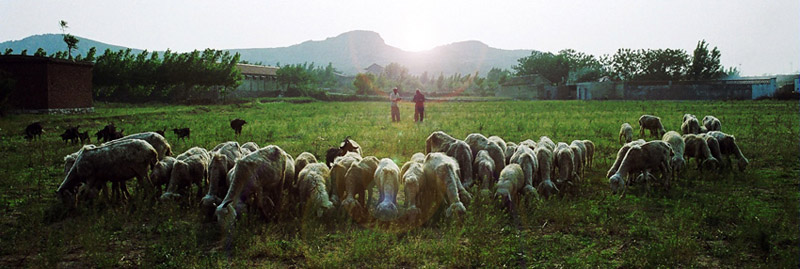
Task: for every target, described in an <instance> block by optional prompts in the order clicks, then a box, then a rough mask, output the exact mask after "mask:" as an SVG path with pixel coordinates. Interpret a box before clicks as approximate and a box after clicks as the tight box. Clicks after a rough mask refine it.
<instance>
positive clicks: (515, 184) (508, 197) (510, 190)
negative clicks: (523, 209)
mask: <svg viewBox="0 0 800 269" xmlns="http://www.w3.org/2000/svg"><path fill="white" fill-rule="evenodd" d="M525 186H526V185H525V173H524V172H523V171H522V167H520V166H519V164H516V163H510V164H508V165H507V166H506V167H505V168H503V171H501V172H500V179H499V180H498V181H497V188H496V190H495V192H494V195H495V197H497V198H498V199H499V200H500V201H501V202H502V203H503V205H504V206H505V207H506V209H507V210H509V211H511V210H513V208H514V207H513V204H514V203H518V201H520V198H519V197H520V194H521V193H522V192H523V187H525Z"/></svg>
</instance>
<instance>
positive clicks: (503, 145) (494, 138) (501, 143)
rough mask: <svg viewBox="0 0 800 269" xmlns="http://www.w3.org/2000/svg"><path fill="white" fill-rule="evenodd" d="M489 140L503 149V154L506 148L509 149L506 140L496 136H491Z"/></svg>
mask: <svg viewBox="0 0 800 269" xmlns="http://www.w3.org/2000/svg"><path fill="white" fill-rule="evenodd" d="M488 139H489V141H492V142H494V143H495V144H497V145H498V146H500V149H502V150H503V152H506V148H507V147H508V145H507V144H506V141H505V140H503V139H502V138H500V137H499V136H496V135H493V136H490V137H489V138H488Z"/></svg>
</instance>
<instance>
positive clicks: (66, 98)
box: [47, 63, 92, 108]
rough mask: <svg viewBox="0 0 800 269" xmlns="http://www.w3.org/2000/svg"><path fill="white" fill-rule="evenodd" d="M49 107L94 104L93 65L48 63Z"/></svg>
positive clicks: (88, 105)
mask: <svg viewBox="0 0 800 269" xmlns="http://www.w3.org/2000/svg"><path fill="white" fill-rule="evenodd" d="M47 71H48V72H47V84H48V86H49V87H48V91H47V94H48V98H47V103H48V108H82V107H91V106H92V67H91V66H85V65H70V64H59V63H49V64H48V65H47Z"/></svg>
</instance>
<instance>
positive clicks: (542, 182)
mask: <svg viewBox="0 0 800 269" xmlns="http://www.w3.org/2000/svg"><path fill="white" fill-rule="evenodd" d="M540 145H541V143H540ZM533 152H534V153H535V154H534V155H536V160H537V161H538V162H539V174H538V176H537V177H536V179H535V180H534V184H535V185H536V186H537V187H536V190H538V191H539V194H541V195H542V196H544V197H545V198H549V197H550V196H552V195H556V194H558V192H559V190H558V187H556V184H554V183H553V181H552V179H551V173H552V170H553V168H552V167H553V152H552V151H550V149H548V148H547V147H545V146H540V147H537V148H536V149H534V150H533Z"/></svg>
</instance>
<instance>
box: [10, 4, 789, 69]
mask: <svg viewBox="0 0 800 269" xmlns="http://www.w3.org/2000/svg"><path fill="white" fill-rule="evenodd" d="M798 11H800V2H798V1H793V0H779V1H747V0H743V1H701V2H696V1H688V0H679V1H666V2H663V1H662V2H641V1H569V2H563V3H562V2H548V1H503V2H501V3H491V4H489V3H487V2H484V1H457V2H456V1H437V2H429V1H401V2H387V3H380V4H376V3H374V2H369V1H333V2H313V1H280V2H279V1H236V2H232V3H226V4H225V5H222V4H221V3H220V2H215V1H169V2H167V3H164V2H161V1H135V2H130V1H104V2H94V1H66V2H65V1H54V0H49V1H21V0H11V1H3V2H0V17H3V18H4V22H3V26H2V27H0V41H10V40H20V39H23V38H25V37H28V36H31V35H37V34H45V33H58V32H59V28H58V21H59V20H65V21H68V22H69V24H70V28H69V29H68V31H69V32H70V33H71V34H73V35H75V36H79V37H83V38H88V39H93V40H96V41H100V42H104V43H108V44H114V45H119V46H125V47H131V48H137V49H148V50H151V51H153V50H166V49H167V48H170V49H172V50H173V51H190V50H193V49H204V48H215V49H241V48H282V47H289V46H292V45H296V44H300V43H303V42H305V41H309V40H317V41H319V40H324V39H326V38H330V37H335V36H338V35H340V34H342V33H346V32H349V31H352V30H367V31H373V32H377V33H379V34H380V36H381V37H382V38H383V40H384V41H385V43H386V45H388V46H391V47H395V48H397V49H398V50H401V51H405V52H409V51H426V50H431V49H433V48H435V47H437V46H442V45H447V44H451V43H456V42H463V41H470V40H478V41H480V42H482V43H484V44H486V45H488V47H492V48H498V49H503V50H516V49H521V50H525V51H530V50H539V51H549V52H557V51H558V50H561V49H565V48H572V49H575V50H577V51H582V52H585V53H589V54H593V55H597V56H600V55H603V54H614V52H616V50H617V49H619V48H632V49H640V48H641V49H647V48H651V49H658V48H675V49H683V50H686V51H687V52H691V50H692V49H693V48H694V47H695V45H696V43H697V41H699V40H701V39H705V40H706V41H708V42H709V43H710V44H711V46H716V47H718V48H719V50H720V51H721V52H722V59H721V63H722V65H723V66H730V67H737V68H739V70H740V72H741V74H742V75H761V74H783V73H791V72H797V70H798V69H799V68H798V67H800V61H798V60H797V59H800V24H798V23H797V22H798V21H800V12H798ZM81 45H82V44H79V47H80V46H81ZM83 45H86V44H83ZM31 54H32V51H31ZM275 62H277V61H265V64H274V63H275ZM281 63H282V64H285V63H287V62H281ZM323 64H324V63H323ZM498 67H500V68H509V67H508V66H498Z"/></svg>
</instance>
